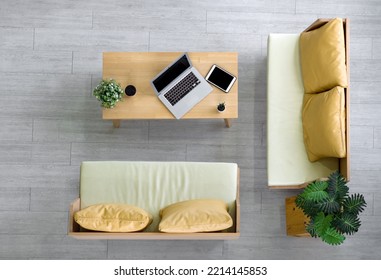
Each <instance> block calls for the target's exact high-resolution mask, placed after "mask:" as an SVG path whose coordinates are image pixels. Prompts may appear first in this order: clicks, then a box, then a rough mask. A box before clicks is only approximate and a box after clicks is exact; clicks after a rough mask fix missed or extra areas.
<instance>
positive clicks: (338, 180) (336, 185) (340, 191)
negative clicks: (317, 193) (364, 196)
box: [327, 170, 349, 202]
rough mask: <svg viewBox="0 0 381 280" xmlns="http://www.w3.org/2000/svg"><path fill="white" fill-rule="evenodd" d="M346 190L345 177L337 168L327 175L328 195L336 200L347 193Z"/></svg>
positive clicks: (342, 197)
mask: <svg viewBox="0 0 381 280" xmlns="http://www.w3.org/2000/svg"><path fill="white" fill-rule="evenodd" d="M348 190H349V188H348V187H347V185H346V182H345V178H344V177H343V176H342V175H341V174H340V172H339V171H338V170H336V171H335V172H333V173H331V174H330V175H329V176H328V188H327V192H328V193H329V195H330V196H332V197H335V198H336V200H337V201H339V202H340V201H341V200H343V199H344V198H345V197H346V196H347V195H348Z"/></svg>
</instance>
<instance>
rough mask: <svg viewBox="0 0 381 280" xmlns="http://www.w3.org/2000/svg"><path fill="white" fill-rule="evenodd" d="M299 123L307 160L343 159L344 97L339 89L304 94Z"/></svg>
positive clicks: (344, 153)
mask: <svg viewBox="0 0 381 280" xmlns="http://www.w3.org/2000/svg"><path fill="white" fill-rule="evenodd" d="M302 121H303V134H304V143H305V146H306V150H307V155H308V159H309V160H310V161H312V162H314V161H317V160H319V159H321V158H327V157H336V158H343V157H345V155H346V149H345V147H346V145H345V96H344V89H343V88H342V87H335V88H333V89H331V90H329V91H326V92H323V93H319V94H305V95H304V102H303V115H302Z"/></svg>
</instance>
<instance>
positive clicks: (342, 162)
mask: <svg viewBox="0 0 381 280" xmlns="http://www.w3.org/2000/svg"><path fill="white" fill-rule="evenodd" d="M330 20H331V19H329V18H319V19H317V20H316V21H314V22H313V23H312V24H311V25H310V26H308V27H307V28H306V29H305V30H304V31H303V32H309V31H312V30H315V29H317V28H319V27H321V26H323V25H324V24H326V23H327V22H329V21H330ZM349 25H350V21H349V18H343V28H344V40H345V41H344V42H345V63H346V66H347V77H348V87H347V88H346V89H345V90H344V93H345V121H346V124H345V126H346V127H345V128H346V130H345V138H346V150H347V155H346V157H345V158H341V159H339V170H340V173H341V174H342V175H343V176H344V177H345V179H346V180H347V181H348V182H349V180H350V137H349V135H350V94H349V92H350V42H349V39H350V34H349Z"/></svg>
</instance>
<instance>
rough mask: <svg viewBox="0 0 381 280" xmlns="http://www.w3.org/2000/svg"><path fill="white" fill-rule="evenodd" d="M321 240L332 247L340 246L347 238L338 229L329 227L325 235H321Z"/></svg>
mask: <svg viewBox="0 0 381 280" xmlns="http://www.w3.org/2000/svg"><path fill="white" fill-rule="evenodd" d="M321 239H322V240H323V241H324V242H326V243H328V244H330V245H340V244H342V243H343V242H344V240H345V236H344V235H343V234H341V233H339V232H338V231H337V230H336V229H334V228H332V227H329V228H327V229H326V231H325V232H324V234H323V235H321Z"/></svg>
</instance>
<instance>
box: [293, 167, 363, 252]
mask: <svg viewBox="0 0 381 280" xmlns="http://www.w3.org/2000/svg"><path fill="white" fill-rule="evenodd" d="M295 204H296V206H297V207H298V208H300V209H301V210H302V211H303V213H304V214H305V215H306V216H307V217H308V218H309V222H308V223H307V224H306V231H307V232H308V233H309V234H310V235H311V236H312V237H315V238H316V237H319V238H321V239H322V240H323V241H324V242H326V243H328V244H330V245H339V244H342V243H343V242H344V240H345V235H346V234H348V235H352V234H354V233H356V232H357V231H358V229H359V227H360V225H361V222H360V219H359V214H360V213H361V212H362V211H363V210H364V209H365V207H366V202H365V199H364V196H363V195H362V194H358V193H355V194H349V188H348V187H347V185H346V181H345V178H344V177H343V176H342V175H341V174H340V173H339V171H335V172H333V173H332V174H331V175H330V176H329V177H328V180H326V181H314V182H312V183H310V184H309V185H308V186H307V187H306V188H305V189H304V190H303V192H302V193H300V194H299V195H298V196H297V197H296V200H295Z"/></svg>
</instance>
